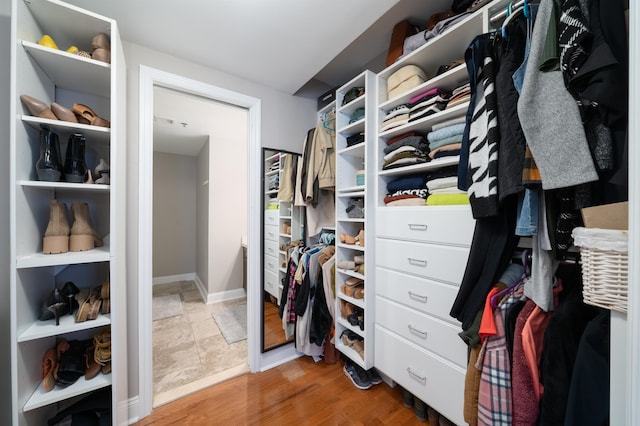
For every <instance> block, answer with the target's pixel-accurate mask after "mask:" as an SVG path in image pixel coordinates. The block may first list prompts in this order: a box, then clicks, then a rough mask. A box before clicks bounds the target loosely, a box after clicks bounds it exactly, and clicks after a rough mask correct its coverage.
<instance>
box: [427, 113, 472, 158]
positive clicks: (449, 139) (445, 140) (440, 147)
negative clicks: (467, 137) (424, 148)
mask: <svg viewBox="0 0 640 426" xmlns="http://www.w3.org/2000/svg"><path fill="white" fill-rule="evenodd" d="M454 120H455V121H454ZM454 120H451V124H449V125H447V126H445V127H442V128H438V129H436V130H431V132H429V133H427V140H428V141H429V157H430V158H431V159H436V158H441V157H450V156H456V155H458V156H459V155H460V148H461V146H462V134H463V133H464V127H465V118H464V117H460V118H458V119H454Z"/></svg>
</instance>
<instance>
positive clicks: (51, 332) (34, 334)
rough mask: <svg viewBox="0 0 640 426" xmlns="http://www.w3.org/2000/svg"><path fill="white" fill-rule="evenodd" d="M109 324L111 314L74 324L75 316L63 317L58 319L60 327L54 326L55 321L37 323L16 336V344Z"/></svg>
mask: <svg viewBox="0 0 640 426" xmlns="http://www.w3.org/2000/svg"><path fill="white" fill-rule="evenodd" d="M110 324H111V314H106V315H102V314H100V315H98V317H97V318H96V319H94V320H88V321H83V322H76V320H75V315H68V314H67V315H63V316H62V317H60V325H58V326H56V321H55V320H47V321H37V322H34V323H33V325H32V326H31V327H29V328H28V329H27V330H25V331H24V332H23V333H22V334H20V335H19V336H18V342H28V341H30V340H36V339H42V338H45V337H51V336H57V335H60V334H66V333H73V332H76V331H80V330H88V329H91V328H96V327H104V326H108V325H110Z"/></svg>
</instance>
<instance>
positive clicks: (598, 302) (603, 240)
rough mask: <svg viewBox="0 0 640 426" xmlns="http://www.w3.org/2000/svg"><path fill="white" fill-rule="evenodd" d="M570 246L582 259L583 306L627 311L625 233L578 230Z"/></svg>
mask: <svg viewBox="0 0 640 426" xmlns="http://www.w3.org/2000/svg"><path fill="white" fill-rule="evenodd" d="M572 235H573V239H574V244H575V245H576V246H578V247H580V256H581V258H582V281H583V289H582V297H583V300H584V303H587V304H589V305H594V306H599V307H601V308H606V309H612V310H615V311H619V312H625V313H626V312H627V287H628V271H629V258H628V254H627V251H628V249H627V241H628V236H627V231H620V230H613V229H599V228H582V227H578V228H575V229H574V230H573V233H572Z"/></svg>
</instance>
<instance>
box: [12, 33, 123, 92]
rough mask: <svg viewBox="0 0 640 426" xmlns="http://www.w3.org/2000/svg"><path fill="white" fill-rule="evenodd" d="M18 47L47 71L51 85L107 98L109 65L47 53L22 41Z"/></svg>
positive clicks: (64, 54) (43, 48)
mask: <svg viewBox="0 0 640 426" xmlns="http://www.w3.org/2000/svg"><path fill="white" fill-rule="evenodd" d="M22 46H23V47H24V49H25V50H26V51H27V52H28V53H29V55H31V57H32V58H33V59H34V60H35V61H36V62H37V63H38V65H39V66H40V68H42V69H43V70H46V71H47V76H48V77H49V79H51V81H52V82H53V83H54V84H55V85H56V87H60V88H63V89H69V90H73V91H76V92H83V93H91V94H94V95H98V96H102V97H105V98H108V97H109V96H110V94H111V84H110V81H111V65H109V64H107V63H106V62H101V61H96V60H94V59H89V58H83V57H82V56H79V55H75V54H73V53H67V52H65V51H64V50H56V49H51V48H49V47H46V46H41V45H39V44H37V43H32V42H30V41H26V40H23V41H22Z"/></svg>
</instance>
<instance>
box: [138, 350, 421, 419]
mask: <svg viewBox="0 0 640 426" xmlns="http://www.w3.org/2000/svg"><path fill="white" fill-rule="evenodd" d="M412 424H425V423H421V422H420V421H418V420H417V418H416V416H415V414H414V413H413V410H412V409H410V408H406V407H405V406H404V405H402V397H401V394H400V389H399V388H397V387H396V388H391V387H389V386H387V385H386V384H385V383H382V384H379V385H377V386H373V387H372V388H370V389H368V390H359V389H357V388H356V387H354V386H353V384H352V383H351V381H350V380H349V378H347V377H346V376H345V375H344V372H343V371H342V362H341V361H339V362H338V363H337V364H333V365H329V364H326V363H325V362H324V361H320V362H318V363H314V362H313V360H312V359H311V358H309V357H302V358H299V359H296V360H294V361H290V362H288V363H286V364H283V365H281V366H279V367H276V368H273V369H271V370H268V371H265V372H262V373H256V374H245V375H243V376H239V377H236V378H233V379H230V380H228V381H226V382H223V383H220V384H218V385H215V386H213V387H210V388H207V389H204V390H202V391H199V392H197V393H194V394H192V395H189V396H186V397H184V398H182V399H180V400H177V401H175V402H172V403H169V404H167V405H163V406H161V407H158V408H156V409H154V410H153V412H152V414H151V415H150V416H148V417H145V418H144V419H142V420H141V421H139V422H138V423H136V425H139V426H145V425H154V426H160V425H181V426H185V425H198V426H201V425H412Z"/></svg>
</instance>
